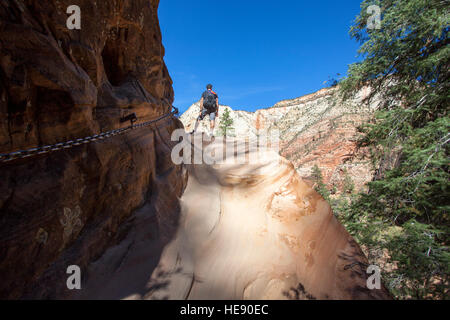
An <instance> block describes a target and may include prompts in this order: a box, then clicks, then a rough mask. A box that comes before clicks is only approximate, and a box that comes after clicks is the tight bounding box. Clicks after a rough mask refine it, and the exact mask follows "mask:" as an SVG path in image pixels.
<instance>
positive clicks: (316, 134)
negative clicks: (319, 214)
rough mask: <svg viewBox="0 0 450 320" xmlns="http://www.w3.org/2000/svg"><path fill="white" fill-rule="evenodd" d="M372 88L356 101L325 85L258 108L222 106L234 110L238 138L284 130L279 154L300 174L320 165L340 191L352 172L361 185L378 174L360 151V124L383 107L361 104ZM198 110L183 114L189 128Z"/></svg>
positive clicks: (193, 108) (204, 128) (307, 174)
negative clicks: (304, 93) (292, 97)
mask: <svg viewBox="0 0 450 320" xmlns="http://www.w3.org/2000/svg"><path fill="white" fill-rule="evenodd" d="M369 92H370V90H369V88H364V89H362V90H361V91H360V92H359V94H358V95H357V96H356V97H355V98H354V99H353V100H352V101H349V102H345V103H343V102H342V101H340V99H339V98H338V97H337V94H336V89H335V88H326V89H322V90H319V91H317V92H316V93H313V94H309V95H306V96H303V97H300V98H296V99H291V100H283V101H280V102H278V103H277V104H275V105H274V106H273V107H271V108H267V109H260V110H256V111H255V112H247V111H239V110H232V109H231V108H230V107H228V106H222V107H221V112H220V113H222V112H223V110H224V109H225V108H227V109H229V110H230V115H231V117H232V118H233V120H234V129H235V130H234V135H235V136H236V137H246V136H248V137H250V138H252V137H255V136H256V133H257V131H258V130H260V132H270V131H271V130H279V132H280V154H281V155H282V156H284V157H286V158H287V159H288V160H290V161H292V162H293V164H294V166H295V168H296V169H297V171H298V172H299V173H300V176H301V177H303V178H308V177H310V176H311V172H312V168H313V167H314V165H318V167H319V168H320V169H321V170H322V173H323V176H324V182H325V183H327V184H328V185H329V186H330V187H331V186H333V185H334V186H336V187H337V189H338V191H340V190H341V189H342V184H343V181H344V179H345V176H346V175H349V176H350V177H352V178H353V180H354V184H355V187H356V188H357V189H359V188H361V187H362V186H363V185H364V184H365V183H366V182H367V181H370V180H371V178H372V175H373V172H372V168H371V165H370V160H369V159H368V158H367V157H366V152H365V150H356V141H357V139H358V137H359V133H358V131H357V127H358V126H359V125H360V124H362V123H363V122H365V121H367V120H368V119H370V117H371V115H372V114H373V112H374V110H375V109H376V108H377V106H378V100H377V99H375V100H374V101H373V102H372V103H371V105H369V106H366V105H364V104H363V103H362V100H363V98H364V97H366V96H367V95H368V94H369ZM198 110H199V103H198V102H197V103H195V104H193V105H192V106H191V107H190V108H189V109H188V110H187V111H186V112H185V113H184V114H183V115H182V116H181V117H180V120H181V121H182V122H183V124H184V126H185V128H186V130H191V129H192V128H193V124H194V122H195V118H196V116H197V115H198ZM218 124H220V117H219V122H218ZM208 126H209V124H208V123H207V121H203V122H202V123H201V125H200V126H199V131H203V132H208V130H207V128H208Z"/></svg>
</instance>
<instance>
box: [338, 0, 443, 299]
mask: <svg viewBox="0 0 450 320" xmlns="http://www.w3.org/2000/svg"><path fill="white" fill-rule="evenodd" d="M374 4H375V5H378V6H379V7H380V9H381V17H380V18H381V25H380V28H370V27H368V26H369V25H368V21H369V20H370V19H371V17H370V16H371V14H372V12H371V11H370V10H369V13H368V10H367V9H368V8H369V6H370V5H374ZM449 26H450V7H449V6H448V1H440V0H379V1H363V2H362V4H361V13H360V15H359V16H358V17H357V18H356V20H355V23H354V25H353V26H352V27H351V30H350V34H351V36H352V37H353V38H354V39H356V40H357V41H359V42H360V44H361V47H360V49H359V53H360V54H361V55H362V58H363V60H362V61H361V62H358V63H355V64H352V65H351V66H350V67H349V70H348V76H347V77H346V78H345V79H344V80H343V81H342V82H341V83H340V89H341V93H342V95H343V97H344V98H349V97H351V96H353V95H354V94H355V93H356V92H358V90H359V89H360V88H362V87H363V86H366V85H369V86H370V87H371V88H372V93H371V95H369V97H368V98H367V100H368V101H369V100H370V99H372V98H373V96H374V95H375V94H377V95H379V96H380V97H381V101H383V103H382V105H381V106H380V110H379V112H378V113H377V114H376V117H375V119H374V121H373V122H372V123H369V124H367V125H365V126H363V128H362V130H363V132H364V133H365V136H364V138H363V140H362V141H361V142H360V143H361V145H364V146H369V147H370V148H372V150H373V154H374V157H375V159H374V160H376V164H377V167H378V170H377V174H376V177H375V179H374V181H372V182H370V183H369V192H368V193H363V194H360V195H359V197H358V198H357V200H355V201H353V202H352V205H351V208H350V209H349V210H347V211H346V213H347V214H346V215H345V218H344V220H345V223H346V224H347V226H348V228H349V229H350V230H351V231H353V232H354V233H355V234H356V237H357V238H359V239H360V241H362V242H363V243H364V242H365V243H367V244H369V243H370V241H369V239H370V238H372V240H373V237H374V235H375V234H378V235H380V237H379V238H378V239H377V241H373V243H370V244H372V245H374V246H376V247H378V248H379V249H380V250H384V249H386V250H388V254H387V258H386V259H387V260H388V261H390V262H392V264H393V265H394V266H395V267H394V268H392V270H391V271H387V270H385V274H386V273H387V276H388V277H389V275H395V279H396V280H397V282H392V283H393V284H392V283H391V286H390V288H391V290H392V291H393V293H394V294H396V295H397V297H400V298H407V297H412V298H430V297H434V298H445V297H448V281H449V279H448V274H449V272H448V271H449V270H448V265H449V260H450V254H449V251H448V243H449V222H450V218H449V209H450V188H449V181H450V174H449V169H450V167H449V161H448V159H449V156H450V154H449V153H450V152H449V151H450V149H449V142H450V133H449V131H450V130H449V129H450V118H449V115H448V111H449V92H450V46H449V40H448V31H449ZM392 228H399V229H396V230H397V231H396V232H394V233H391V234H390V233H389V232H388V233H386V230H391V229H392ZM392 230H394V229H392ZM387 284H388V285H389V283H387Z"/></svg>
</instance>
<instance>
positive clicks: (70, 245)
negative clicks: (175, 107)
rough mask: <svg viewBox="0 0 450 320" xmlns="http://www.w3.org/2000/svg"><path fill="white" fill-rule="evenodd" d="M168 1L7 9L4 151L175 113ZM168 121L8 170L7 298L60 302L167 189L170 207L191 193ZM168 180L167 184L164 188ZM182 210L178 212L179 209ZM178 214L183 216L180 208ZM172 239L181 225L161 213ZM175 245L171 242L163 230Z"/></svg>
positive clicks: (4, 177)
mask: <svg viewBox="0 0 450 320" xmlns="http://www.w3.org/2000/svg"><path fill="white" fill-rule="evenodd" d="M158 3H159V1H158V0H151V1H148V0H133V1H125V0H109V1H92V0H79V1H77V3H76V4H77V5H78V6H79V7H80V8H81V30H68V29H67V27H66V20H67V18H68V16H69V15H68V14H67V13H66V9H67V7H68V6H69V5H72V4H74V3H73V1H70V0H45V1H42V0H40V1H38V0H17V1H12V0H11V1H10V0H6V1H1V2H0V153H7V152H12V151H16V150H21V149H25V148H30V147H33V146H37V145H46V144H52V143H56V142H62V141H67V140H70V139H74V138H81V137H84V136H87V135H91V134H95V133H99V132H103V131H107V130H111V129H115V128H119V127H121V126H126V125H128V124H121V123H120V121H119V119H120V117H121V116H124V115H127V114H129V113H131V112H135V113H136V115H137V116H138V119H139V121H144V120H149V119H151V118H154V117H155V116H157V115H161V114H164V113H167V112H169V110H170V109H171V106H170V105H171V103H172V101H173V90H172V81H171V79H170V76H169V74H168V71H167V68H166V66H165V64H164V61H163V56H164V48H163V46H162V40H161V32H160V28H159V23H158V18H157V7H158ZM180 126H182V124H181V122H179V121H178V120H177V119H175V118H173V117H170V118H167V119H166V120H164V121H162V122H160V123H158V124H157V125H156V126H153V127H147V128H142V129H137V130H134V131H132V132H131V133H127V134H125V135H121V136H115V137H113V138H110V139H108V140H106V141H103V142H96V143H91V144H88V145H83V146H78V147H75V148H73V149H70V150H66V151H59V152H55V153H52V154H50V155H48V156H38V157H35V158H30V159H24V160H18V161H15V162H12V163H9V164H6V165H5V164H1V165H0V274H1V275H2V276H1V281H0V298H3V299H5V298H6V299H15V298H56V297H58V298H60V297H64V296H65V295H66V293H67V292H66V291H67V289H66V279H67V276H68V275H67V274H66V268H67V266H68V265H72V264H76V265H79V266H80V267H82V268H83V266H85V265H86V264H87V263H88V262H89V261H92V260H93V259H95V258H96V257H98V256H99V255H100V254H101V253H102V252H104V250H105V249H106V248H108V247H109V246H111V245H112V244H114V243H116V242H117V241H118V240H119V238H120V237H121V235H122V233H121V232H120V231H123V232H124V230H122V229H123V226H124V222H125V221H126V220H127V218H129V217H130V215H131V214H132V212H133V211H134V210H135V209H137V208H139V207H140V206H142V205H143V204H144V203H145V201H146V200H147V199H149V197H150V195H151V194H152V193H154V192H156V191H158V192H164V191H165V190H155V188H156V187H157V184H156V183H155V181H156V180H158V181H159V182H158V188H160V186H161V185H164V183H166V185H167V186H168V188H167V192H168V193H169V194H168V195H166V196H165V197H164V199H165V203H164V205H165V206H167V207H168V208H170V207H176V206H177V203H178V202H177V196H179V195H180V194H181V192H182V190H183V188H184V186H185V179H184V178H182V177H184V176H183V174H182V169H181V168H180V167H176V166H174V165H173V164H172V162H171V160H170V147H171V142H170V134H171V132H172V131H173V130H174V129H175V128H178V127H180ZM161 179H163V181H164V183H163V184H161ZM172 209H173V208H172ZM172 211H173V212H176V210H172ZM158 219H160V220H161V221H160V229H161V230H159V231H160V232H161V233H162V234H164V232H165V230H168V229H169V225H170V224H172V223H173V222H174V220H176V219H177V217H176V216H173V217H164V218H163V219H162V218H161V217H158ZM165 237H166V238H170V234H165Z"/></svg>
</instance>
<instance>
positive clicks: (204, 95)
mask: <svg viewBox="0 0 450 320" xmlns="http://www.w3.org/2000/svg"><path fill="white" fill-rule="evenodd" d="M208 91H209V90H206V91H205V92H203V93H202V98H203V100H204V99H206V95H207V94H208ZM211 92H212V93H213V94H214V95H215V96H216V99H219V96H218V95H217V93H215V92H214V91H212V90H211Z"/></svg>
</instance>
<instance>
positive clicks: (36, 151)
mask: <svg viewBox="0 0 450 320" xmlns="http://www.w3.org/2000/svg"><path fill="white" fill-rule="evenodd" d="M172 108H173V109H174V110H173V111H171V112H169V113H166V114H164V115H162V116H160V117H158V118H156V119H152V120H150V121H146V122H143V123H139V124H134V123H133V122H132V123H131V125H130V126H128V127H126V128H120V129H115V130H111V131H107V132H102V133H99V134H95V135H92V136H87V137H84V138H80V139H75V140H69V141H65V142H60V143H55V144H50V145H46V146H41V147H35V148H31V149H27V150H19V151H15V152H11V153H1V154H0V163H7V162H10V161H13V160H17V159H24V158H29V157H33V156H37V155H41V154H46V153H51V152H55V151H58V150H63V149H70V148H72V147H75V146H79V145H82V144H87V143H91V142H94V141H98V140H105V139H108V138H110V137H114V136H117V135H120V134H124V133H125V132H128V131H130V130H133V129H138V128H143V127H146V126H149V125H151V124H153V123H155V122H158V121H160V120H162V119H164V118H167V117H169V116H172V115H175V114H178V109H177V108H175V107H173V106H172Z"/></svg>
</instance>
